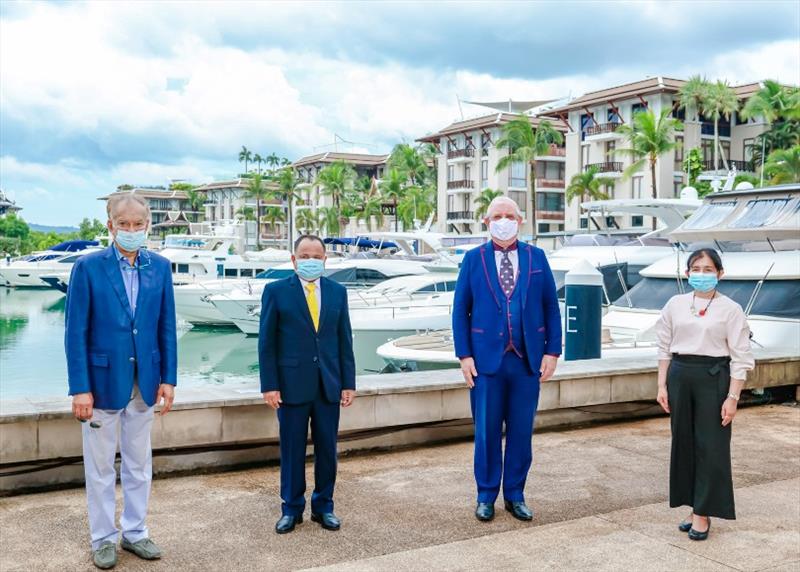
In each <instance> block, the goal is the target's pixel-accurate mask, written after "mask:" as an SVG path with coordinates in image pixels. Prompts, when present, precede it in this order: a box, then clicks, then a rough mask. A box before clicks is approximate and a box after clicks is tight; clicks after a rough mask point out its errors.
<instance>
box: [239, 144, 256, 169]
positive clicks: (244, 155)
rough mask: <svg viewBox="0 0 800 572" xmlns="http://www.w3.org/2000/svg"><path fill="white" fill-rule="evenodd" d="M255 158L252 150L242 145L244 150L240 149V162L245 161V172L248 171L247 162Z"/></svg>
mask: <svg viewBox="0 0 800 572" xmlns="http://www.w3.org/2000/svg"><path fill="white" fill-rule="evenodd" d="M252 158H253V154H252V153H251V152H250V150H249V149H248V148H247V147H245V146H244V145H242V150H241V151H239V162H240V163H241V162H242V161H244V172H245V173H246V172H247V163H248V162H249V161H250V160H251V159H252Z"/></svg>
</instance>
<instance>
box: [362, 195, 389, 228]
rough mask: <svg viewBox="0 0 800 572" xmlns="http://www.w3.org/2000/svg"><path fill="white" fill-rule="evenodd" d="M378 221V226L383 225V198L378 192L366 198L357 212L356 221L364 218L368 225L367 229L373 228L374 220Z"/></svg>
mask: <svg viewBox="0 0 800 572" xmlns="http://www.w3.org/2000/svg"><path fill="white" fill-rule="evenodd" d="M373 217H374V220H375V222H377V223H378V227H380V226H382V225H383V200H382V199H381V196H380V195H379V194H377V193H374V194H372V195H369V196H367V197H365V198H364V202H362V203H361V208H360V209H359V210H358V212H356V222H358V221H361V220H363V221H364V222H365V223H366V225H367V230H370V231H371V230H372V220H373Z"/></svg>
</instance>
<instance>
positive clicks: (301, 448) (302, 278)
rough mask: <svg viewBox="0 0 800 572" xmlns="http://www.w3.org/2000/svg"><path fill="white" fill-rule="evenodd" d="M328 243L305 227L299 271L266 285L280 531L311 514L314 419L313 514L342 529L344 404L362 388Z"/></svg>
mask: <svg viewBox="0 0 800 572" xmlns="http://www.w3.org/2000/svg"><path fill="white" fill-rule="evenodd" d="M325 260H326V256H325V245H324V244H323V242H322V240H320V238H319V237H317V236H312V235H303V236H301V237H300V238H298V239H297V241H296V242H295V245H294V256H292V262H293V263H294V267H295V271H296V274H295V275H293V276H292V277H290V278H286V279H283V280H277V281H275V282H272V283H271V284H268V285H267V286H266V287H265V288H264V293H263V295H262V297H261V327H260V329H259V334H258V362H259V367H260V376H261V391H262V392H263V394H264V401H265V402H266V403H267V405H269V406H270V407H272V408H273V409H277V411H278V424H279V434H280V452H281V499H282V500H283V504H282V516H281V518H280V520H278V523H277V524H276V525H275V532H277V533H278V534H284V533H287V532H291V531H293V530H294V528H295V526H296V525H297V524H300V523H301V522H303V512H304V511H305V504H306V500H305V492H306V479H305V457H306V442H307V440H308V424H309V420H310V421H311V439H312V441H313V442H314V493H313V494H312V495H311V520H313V521H314V522H318V523H319V524H320V526H322V528H324V529H326V530H339V528H340V526H341V524H340V521H339V519H338V518H337V517H336V515H335V514H334V512H333V488H334V484H335V482H336V437H337V433H338V431H339V406H340V405H341V406H342V407H347V406H349V405H350V404H351V403H352V402H353V397H354V396H355V389H356V375H355V358H354V357H353V336H352V331H351V328H350V314H349V312H348V307H347V291H346V290H345V289H344V287H343V286H342V285H341V284H338V283H336V282H334V281H332V280H328V279H327V278H325V277H323V276H322V274H323V272H324V269H325Z"/></svg>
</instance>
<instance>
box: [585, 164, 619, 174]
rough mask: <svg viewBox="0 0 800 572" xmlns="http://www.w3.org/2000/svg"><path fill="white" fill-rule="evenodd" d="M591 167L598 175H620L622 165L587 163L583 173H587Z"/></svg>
mask: <svg viewBox="0 0 800 572" xmlns="http://www.w3.org/2000/svg"><path fill="white" fill-rule="evenodd" d="M592 167H594V168H596V169H597V172H598V173H621V172H622V170H623V169H622V163H621V162H619V161H605V162H604V163H589V164H587V165H585V166H584V167H583V170H584V171H588V170H589V169H591V168H592Z"/></svg>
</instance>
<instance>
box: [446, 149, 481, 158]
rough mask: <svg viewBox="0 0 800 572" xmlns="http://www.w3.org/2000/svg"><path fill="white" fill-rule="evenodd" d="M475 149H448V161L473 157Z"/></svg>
mask: <svg viewBox="0 0 800 572" xmlns="http://www.w3.org/2000/svg"><path fill="white" fill-rule="evenodd" d="M474 156H475V149H472V148H471V147H468V148H466V149H450V150H448V151H447V158H448V159H460V158H462V157H474Z"/></svg>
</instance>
